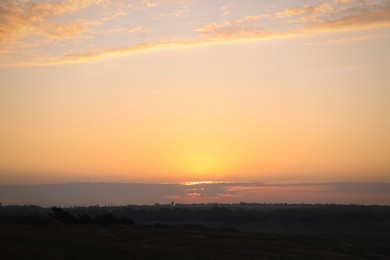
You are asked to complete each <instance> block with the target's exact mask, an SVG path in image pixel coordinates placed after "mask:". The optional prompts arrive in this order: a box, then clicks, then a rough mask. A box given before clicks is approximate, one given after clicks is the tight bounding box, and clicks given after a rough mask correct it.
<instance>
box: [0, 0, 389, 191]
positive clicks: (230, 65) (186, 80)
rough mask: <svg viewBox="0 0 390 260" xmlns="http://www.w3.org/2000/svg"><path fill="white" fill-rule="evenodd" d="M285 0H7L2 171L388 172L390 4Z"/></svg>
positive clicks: (201, 175) (334, 177) (95, 178)
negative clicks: (245, 0)
mask: <svg viewBox="0 0 390 260" xmlns="http://www.w3.org/2000/svg"><path fill="white" fill-rule="evenodd" d="M259 2H261V3H259ZM285 2H286V1H276V2H275V1H258V2H253V3H252V2H250V1H248V2H245V3H243V1H234V0H231V1H222V0H221V1H212V3H210V1H185V0H182V1H179V0H177V1H176V0H171V1H170V0H159V1H157V0H156V1H111V2H110V1H105V0H102V1H87V0H83V1H66V0H63V1H12V2H11V1H4V2H1V3H0V21H1V23H0V24H1V25H0V80H1V84H0V126H1V128H0V133H1V134H0V144H1V145H0V184H21V183H59V182H60V183H61V182H107V181H115V182H134V181H135V182H182V181H198V180H224V181H239V182H245V181H275V182H287V183H290V182H344V181H353V182H355V181H356V182H389V181H390V160H389V159H388V158H390V135H389V133H390V117H389V114H390V87H389V86H390V78H389V76H388V68H389V67H390V48H389V46H390V44H389V43H390V1H368V0H367V1H310V2H308V1H288V3H285Z"/></svg>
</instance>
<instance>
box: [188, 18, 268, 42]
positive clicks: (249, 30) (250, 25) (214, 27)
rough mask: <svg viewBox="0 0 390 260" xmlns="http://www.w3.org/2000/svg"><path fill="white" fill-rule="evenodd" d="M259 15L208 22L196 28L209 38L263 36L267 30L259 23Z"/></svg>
mask: <svg viewBox="0 0 390 260" xmlns="http://www.w3.org/2000/svg"><path fill="white" fill-rule="evenodd" d="M259 20H260V17H259V16H245V17H244V18H242V19H237V20H232V21H229V22H225V23H216V22H214V23H209V24H207V25H205V26H204V27H201V28H198V29H196V32H199V33H200V34H202V35H205V36H207V37H208V38H210V39H233V38H253V37H259V36H264V35H266V34H267V30H266V29H265V28H264V27H263V26H261V25H260V24H259Z"/></svg>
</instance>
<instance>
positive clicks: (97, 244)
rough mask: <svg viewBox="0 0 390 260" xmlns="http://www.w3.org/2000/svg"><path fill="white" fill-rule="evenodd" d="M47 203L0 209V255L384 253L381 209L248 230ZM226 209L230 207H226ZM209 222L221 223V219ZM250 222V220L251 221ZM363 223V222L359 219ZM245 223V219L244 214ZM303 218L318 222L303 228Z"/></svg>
mask: <svg viewBox="0 0 390 260" xmlns="http://www.w3.org/2000/svg"><path fill="white" fill-rule="evenodd" d="M47 210H48V209H43V210H42V212H41V214H38V213H37V212H38V211H39V210H38V211H36V210H35V211H34V214H28V215H26V214H16V215H15V212H14V213H13V214H14V215H9V214H8V215H7V214H4V212H3V214H0V216H1V218H0V234H1V236H0V259H389V258H390V246H389V243H388V241H390V239H389V238H390V236H389V233H388V230H387V228H388V226H386V225H388V221H383V218H382V217H383V216H382V215H381V214H379V215H378V214H377V213H375V212H374V213H375V214H374V213H373V214H374V215H375V216H376V219H377V220H378V221H377V222H378V223H375V221H374V219H373V218H368V219H369V220H370V221H369V222H367V221H358V222H357V223H354V225H355V228H351V227H348V228H343V227H344V226H346V225H347V224H346V223H344V224H345V225H344V224H343V222H340V221H335V220H333V222H328V223H327V224H326V226H324V225H325V224H324V223H323V222H319V223H313V222H310V223H302V222H299V223H295V222H294V223H291V221H290V222H289V223H290V224H289V225H290V226H291V225H292V226H293V227H294V228H291V227H290V228H283V225H285V224H286V223H283V222H280V221H279V222H278V221H276V222H275V220H273V221H265V222H264V221H263V222H262V225H263V227H266V226H267V223H268V224H270V225H271V223H274V224H273V225H274V227H277V228H272V227H269V228H268V229H267V228H261V227H259V226H257V228H256V229H253V230H252V231H243V230H240V231H239V230H237V229H233V228H229V224H224V226H225V227H224V228H221V227H219V228H216V227H211V226H212V225H207V223H206V222H205V224H206V225H189V224H179V223H178V222H177V221H171V222H169V221H168V222H169V223H170V224H150V225H144V224H134V223H131V222H130V221H128V222H124V223H125V224H121V221H122V219H120V218H119V217H118V218H116V217H115V216H114V215H107V216H109V217H111V218H107V216H106V215H96V216H94V217H91V218H90V219H89V221H90V222H89V223H87V222H84V223H83V224H81V223H78V222H77V221H79V220H80V219H84V218H82V217H80V216H82V215H78V216H79V217H78V218H73V220H72V221H75V222H74V223H70V222H69V223H64V219H66V218H64V217H63V216H62V217H61V216H60V217H58V214H57V215H53V213H50V214H51V215H45V214H43V212H47ZM157 210H158V211H159V209H157ZM210 210H215V209H210ZM97 211H99V210H97ZM100 211H103V212H106V211H105V210H103V209H100ZM385 211H386V210H385ZM0 212H1V210H0ZM64 212H65V213H66V214H68V212H67V211H64ZM287 212H290V211H287ZM380 212H383V209H381V211H380ZM25 213H26V212H25ZM60 213H61V212H60ZM152 213H153V212H149V214H152ZM229 213H231V211H228V212H227V213H226V214H227V215H228V214H229ZM66 214H65V216H67V215H66ZM105 214H106V213H105ZM170 214H172V213H170ZM234 214H237V212H236V213H234ZM275 214H276V213H275ZM279 214H286V212H279ZM294 214H296V212H295V213H294ZM72 216H76V215H75V214H74V215H72ZM102 216H106V218H105V219H106V222H104V221H102V219H104V218H102ZM84 217H85V215H84ZM227 217H228V216H227ZM107 219H110V221H108V222H107ZM76 220H77V221H76ZM168 220H169V219H168ZM165 221H167V219H166V218H165ZM65 222H67V221H65ZM260 222H261V221H260ZM260 222H258V223H260ZM213 223H214V225H216V224H218V223H220V225H221V226H223V225H222V224H221V223H222V222H221V221H220V220H218V221H216V222H213ZM224 223H227V222H224ZM254 223H255V224H254ZM254 223H252V225H258V224H256V223H257V222H254ZM364 223H366V225H368V226H366V227H364ZM386 223H387V224H386ZM241 224H245V221H244V222H243V223H241ZM246 224H247V225H250V223H249V222H248V223H246ZM317 224H318V225H320V226H318V225H317ZM374 224H375V225H374ZM310 225H311V226H313V225H317V226H316V228H312V227H311V228H310ZM321 225H323V226H322V227H321ZM381 226H382V228H381ZM299 227H301V228H299ZM368 227H370V228H368ZM372 227H376V228H372ZM248 230H250V228H248Z"/></svg>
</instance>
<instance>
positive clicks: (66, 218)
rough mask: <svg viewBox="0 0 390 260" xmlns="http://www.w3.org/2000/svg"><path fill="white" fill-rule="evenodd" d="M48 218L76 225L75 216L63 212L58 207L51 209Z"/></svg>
mask: <svg viewBox="0 0 390 260" xmlns="http://www.w3.org/2000/svg"><path fill="white" fill-rule="evenodd" d="M49 216H50V217H52V218H54V219H56V220H58V221H60V222H62V223H65V224H76V223H78V219H77V218H76V217H75V216H73V215H72V214H70V213H69V212H66V211H64V210H63V209H61V208H60V207H58V208H57V207H52V208H51V213H50V214H49Z"/></svg>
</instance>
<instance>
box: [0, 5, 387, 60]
mask: <svg viewBox="0 0 390 260" xmlns="http://www.w3.org/2000/svg"><path fill="white" fill-rule="evenodd" d="M189 3H190V1H187V0H154V1H153V0H147V1H146V0H138V1H133V2H131V3H129V2H127V1H118V2H115V3H110V4H109V1H108V0H81V1H71V0H61V1H49V0H48V1H44V2H41V1H39V2H35V1H10V0H7V1H1V2H0V54H1V55H2V62H1V64H0V66H15V65H28V66H30V65H42V64H57V63H70V62H82V61H89V60H94V59H96V58H99V57H105V56H112V55H122V54H127V53H134V52H139V51H146V50H152V49H156V48H166V47H172V46H183V45H185V46H188V45H199V44H209V43H212V44H215V43H219V42H224V41H236V40H242V39H264V38H270V37H294V36H297V35H310V34H313V33H326V32H332V31H346V30H359V29H366V28H373V27H387V26H390V1H388V0H385V1H378V0H370V1H367V0H360V1H350V0H333V1H324V0H319V1H317V2H314V3H313V2H312V4H308V5H304V6H299V5H298V6H296V7H289V8H284V9H283V8H280V10H279V11H273V12H272V13H260V12H259V13H257V14H256V13H253V12H252V13H251V14H250V15H244V16H242V18H238V19H237V18H236V19H232V20H230V21H229V20H227V21H226V19H227V17H233V15H234V17H237V15H236V14H233V13H232V10H230V7H229V6H228V5H227V4H225V5H219V6H216V7H215V8H216V10H214V11H215V12H216V13H217V14H218V13H220V14H221V15H219V17H208V18H202V19H200V18H196V19H195V18H194V16H192V15H193V14H192V12H193V10H192V9H191V6H190V5H189ZM110 8H111V9H110ZM88 10H92V11H93V12H92V13H87V11H88ZM137 12H138V13H137ZM87 14H88V15H87ZM92 14H93V15H92ZM145 15H146V16H147V15H149V16H148V17H145ZM86 17H88V19H86ZM177 17H181V18H180V19H181V23H183V24H186V26H181V23H177V22H174V23H173V21H174V20H175V19H176V18H177ZM119 18H120V19H119ZM187 18H188V20H186V19H187ZM210 18H213V19H210ZM191 19H192V20H191ZM119 21H120V23H119ZM151 21H152V22H151ZM202 21H208V22H205V23H203V22H202ZM116 22H118V23H116ZM148 22H149V23H150V24H148ZM270 25H271V26H270ZM174 33H176V34H174ZM114 34H115V36H118V37H122V38H120V39H118V40H113V41H112V43H113V44H112V46H109V42H106V40H107V39H109V38H110V37H113V35H114ZM124 35H133V36H137V35H138V36H142V38H141V37H138V38H131V39H130V40H129V38H126V43H123V42H122V44H118V41H120V40H123V39H124V38H125V37H124ZM173 35H174V36H173ZM93 37H98V38H99V39H96V41H98V40H99V41H100V40H102V39H103V38H104V39H103V40H102V41H104V43H105V44H101V46H102V47H100V49H94V50H92V51H90V50H88V46H99V44H96V42H93ZM128 37H130V36H128ZM75 38H77V39H78V40H80V42H81V44H79V45H78V48H74V47H72V48H68V49H66V44H63V45H62V46H65V47H63V49H61V51H55V52H50V51H46V50H43V48H42V46H49V45H50V44H55V42H58V41H64V42H67V43H68V44H69V45H70V41H69V40H70V39H75ZM379 38H380V37H377V36H373V35H371V36H366V37H363V38H361V39H357V38H350V39H348V38H345V39H339V40H328V41H327V42H322V43H311V44H309V45H311V46H314V45H331V44H342V43H351V42H355V41H361V40H369V39H379ZM87 39H89V42H88V44H87V43H86V42H87ZM172 39H175V40H172ZM81 40H85V42H82V41H81ZM127 40H128V41H127ZM141 41H142V42H141ZM114 44H117V45H116V46H115V45H114ZM118 45H119V46H121V47H120V48H118V47H117V46H118ZM126 45H127V47H126ZM56 46H58V45H56ZM107 46H108V47H107ZM122 46H125V47H122ZM96 48H98V47H96ZM71 49H72V53H70V50H71ZM34 51H37V53H39V54H40V58H38V59H37V58H36V57H35V56H36V55H34ZM16 52H18V53H28V55H26V56H24V57H26V58H25V59H23V56H20V55H19V56H18V57H17V56H16V55H15V56H12V55H13V53H16ZM54 53H55V54H54ZM61 53H62V54H61ZM21 57H22V58H21ZM31 57H33V58H31Z"/></svg>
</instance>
